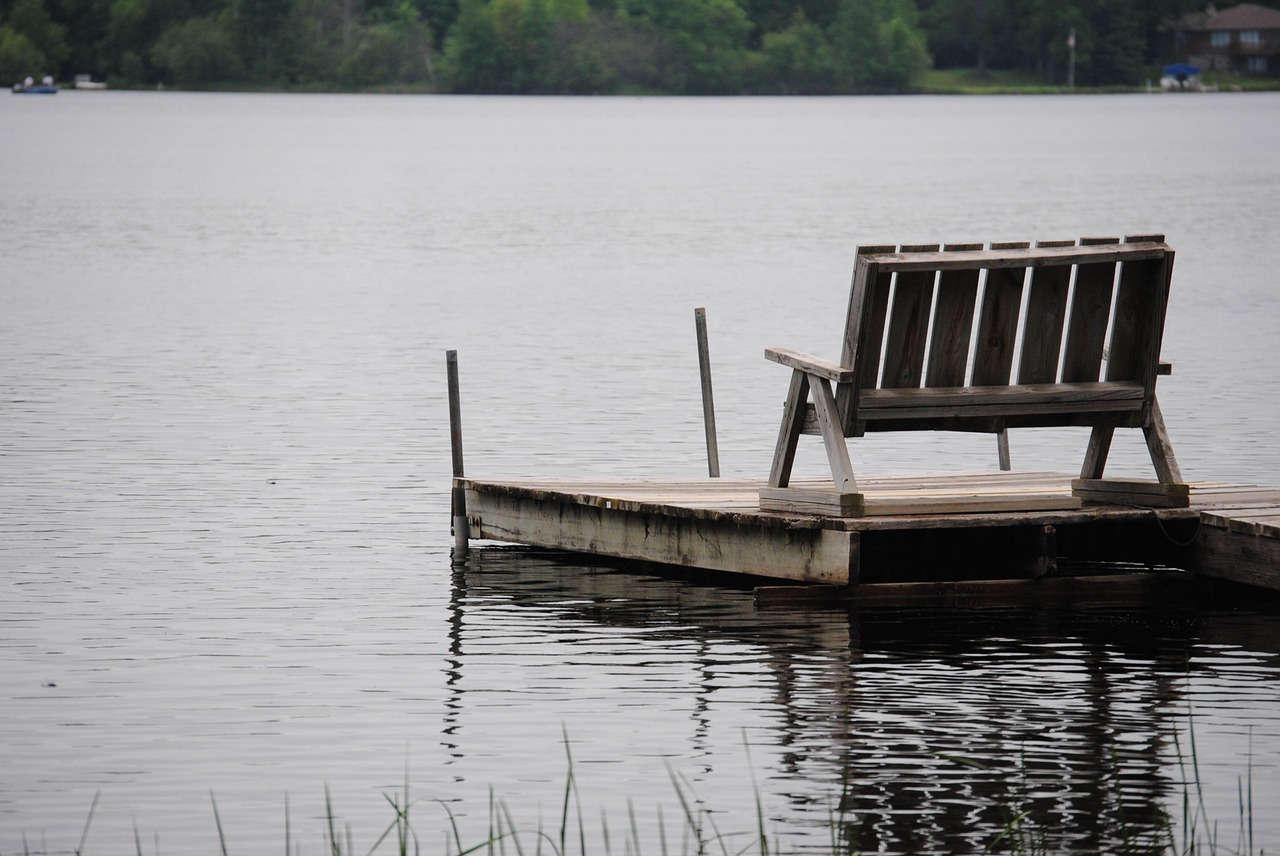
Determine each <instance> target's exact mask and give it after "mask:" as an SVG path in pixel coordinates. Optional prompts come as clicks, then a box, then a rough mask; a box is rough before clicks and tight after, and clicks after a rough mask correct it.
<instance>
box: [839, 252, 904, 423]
mask: <svg viewBox="0 0 1280 856" xmlns="http://www.w3.org/2000/svg"><path fill="white" fill-rule="evenodd" d="M878 249H884V247H859V248H858V261H857V264H856V265H855V266H854V272H853V288H852V289H851V290H850V294H849V317H848V320H847V322H846V323H845V337H844V342H843V344H842V345H841V348H840V364H841V365H846V366H857V367H858V377H857V385H858V386H861V387H867V388H870V387H874V386H875V385H876V382H877V380H878V379H879V377H880V351H881V347H882V345H883V344H884V323H885V319H886V318H887V317H888V314H889V289H890V287H891V286H892V284H893V273H892V272H891V271H881V270H880V268H879V266H877V265H875V264H872V263H870V262H868V261H867V260H868V259H869V258H871V256H870V255H869V253H871V252H873V251H874V250H878ZM892 249H893V248H892V247H889V250H890V251H892ZM840 403H841V416H842V419H843V420H844V422H845V424H848V422H849V420H850V418H851V417H850V415H849V414H847V413H846V412H845V409H846V406H847V404H848V403H847V402H844V401H841V402H840Z"/></svg>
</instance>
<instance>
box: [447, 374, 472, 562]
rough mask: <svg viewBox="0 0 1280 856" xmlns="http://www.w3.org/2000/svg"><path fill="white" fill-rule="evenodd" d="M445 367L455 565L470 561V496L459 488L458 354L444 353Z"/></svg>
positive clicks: (460, 455)
mask: <svg viewBox="0 0 1280 856" xmlns="http://www.w3.org/2000/svg"><path fill="white" fill-rule="evenodd" d="M444 359H445V366H446V368H447V370H448V374H449V447H450V449H451V451H452V452H453V490H452V492H451V493H450V502H449V505H450V509H451V511H452V513H453V564H455V565H461V564H463V563H465V562H466V561H467V553H468V552H469V545H468V541H469V540H470V535H471V531H470V527H469V526H468V524H467V494H466V491H464V490H463V489H462V486H461V485H459V484H458V479H460V478H462V476H463V470H462V402H461V398H460V396H459V394H458V352H457V351H445V355H444Z"/></svg>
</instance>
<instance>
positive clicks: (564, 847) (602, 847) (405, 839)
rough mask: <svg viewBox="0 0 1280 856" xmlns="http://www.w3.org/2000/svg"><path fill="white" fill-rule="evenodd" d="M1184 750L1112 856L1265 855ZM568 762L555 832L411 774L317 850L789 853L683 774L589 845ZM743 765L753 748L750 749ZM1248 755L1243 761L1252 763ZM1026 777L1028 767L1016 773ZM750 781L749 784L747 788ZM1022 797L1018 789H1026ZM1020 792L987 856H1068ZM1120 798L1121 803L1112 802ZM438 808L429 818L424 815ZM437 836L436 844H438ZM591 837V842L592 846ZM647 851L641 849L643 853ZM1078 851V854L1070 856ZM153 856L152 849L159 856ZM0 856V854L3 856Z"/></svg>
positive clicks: (853, 843) (848, 850) (838, 806)
mask: <svg viewBox="0 0 1280 856" xmlns="http://www.w3.org/2000/svg"><path fill="white" fill-rule="evenodd" d="M1189 740H1190V746H1189V751H1188V752H1186V753H1185V754H1184V752H1183V747H1182V744H1181V742H1180V740H1179V738H1178V736H1177V735H1176V734H1175V735H1174V746H1175V750H1176V752H1177V760H1178V768H1179V771H1180V773H1181V781H1182V784H1181V793H1180V794H1179V795H1178V796H1179V799H1178V803H1177V805H1176V806H1175V809H1174V811H1172V812H1171V811H1167V810H1161V813H1160V816H1159V818H1158V822H1157V823H1156V824H1155V826H1154V827H1152V826H1151V825H1148V826H1146V827H1145V828H1143V829H1141V830H1139V829H1135V828H1132V827H1130V826H1129V825H1128V824H1127V823H1126V822H1125V821H1124V818H1123V817H1122V818H1121V828H1120V830H1119V832H1120V843H1119V846H1118V847H1117V848H1116V849H1114V851H1113V852H1117V853H1123V854H1134V856H1138V854H1141V856H1255V854H1256V856H1263V854H1265V853H1266V850H1265V849H1262V848H1258V847H1257V846H1256V843H1255V840H1254V824H1253V820H1254V806H1253V775H1252V760H1250V764H1249V768H1248V769H1247V771H1246V774H1245V776H1244V777H1243V778H1242V779H1241V780H1240V781H1239V783H1238V788H1237V798H1238V804H1239V810H1238V816H1237V817H1236V819H1235V820H1236V822H1237V828H1238V831H1237V834H1236V835H1235V840H1234V841H1232V842H1231V843H1230V844H1227V843H1226V839H1224V838H1223V837H1222V835H1221V829H1220V827H1219V824H1218V823H1217V822H1216V821H1214V820H1213V819H1211V818H1210V816H1209V812H1208V810H1207V808H1206V801H1205V794H1204V789H1203V786H1202V779H1201V776H1200V766H1199V760H1198V758H1197V755H1196V746H1195V734H1194V731H1191V732H1190V733H1189ZM564 746H565V758H566V768H567V770H566V776H565V783H564V788H563V790H562V791H561V793H560V797H559V811H558V816H557V818H556V821H557V822H556V824H555V826H554V828H552V829H547V828H544V826H543V824H542V821H541V820H539V821H538V823H537V825H536V826H534V827H532V828H529V827H522V826H521V825H520V824H518V823H517V822H516V820H515V818H514V817H513V816H512V812H511V811H510V809H509V807H508V806H507V804H506V803H505V802H503V801H502V800H501V799H500V798H498V797H497V796H496V795H495V794H494V792H493V790H492V789H490V792H489V800H488V816H487V828H486V830H485V831H484V832H483V833H482V834H480V835H479V836H478V840H474V841H467V840H464V836H463V833H462V831H461V828H460V824H459V820H458V817H457V816H456V815H455V814H454V812H453V810H452V809H451V808H450V806H449V804H448V803H447V802H445V801H444V800H440V799H426V798H421V797H419V798H413V797H412V796H411V794H410V783H409V774H408V770H407V769H406V771H405V777H404V785H403V789H402V790H399V791H393V792H391V793H384V794H383V798H384V799H385V800H386V802H387V805H388V807H389V808H390V813H391V817H390V819H389V821H388V823H387V825H386V827H385V828H383V829H382V830H381V833H380V834H379V835H378V836H377V838H376V839H375V840H374V841H373V844H372V845H371V846H369V847H368V849H367V850H366V849H364V848H359V849H358V848H357V847H356V845H355V835H354V833H353V830H352V829H351V827H350V825H349V824H347V823H344V822H343V821H342V820H341V818H340V816H339V814H338V812H337V810H336V809H335V806H334V802H333V799H332V795H331V793H330V791H329V788H328V786H327V785H326V787H325V791H324V815H323V821H324V828H323V841H324V850H325V851H326V852H327V854H328V856H360V854H365V856H373V854H377V853H396V854H399V856H409V854H413V856H421V854H423V853H430V854H433V856H471V854H484V856H507V855H508V854H511V856H614V854H618V856H643V854H645V853H647V852H656V853H657V854H658V856H674V855H675V854H679V856H781V854H783V853H785V852H787V850H786V848H784V846H783V841H782V840H781V838H780V836H778V835H777V834H776V833H775V834H773V835H772V836H771V835H770V832H769V823H768V820H767V817H768V815H767V813H766V808H765V804H764V800H763V798H762V796H761V793H760V789H759V787H758V786H755V787H754V793H755V806H754V812H755V817H754V824H753V828H752V829H751V830H750V831H746V832H733V831H730V832H725V831H723V830H721V829H720V827H719V826H718V824H717V821H716V814H715V812H714V811H713V810H712V809H711V808H710V807H709V806H708V804H707V803H706V801H704V800H703V799H702V798H701V797H700V796H699V795H698V793H697V791H696V789H695V788H694V786H693V784H692V783H691V782H690V781H689V780H688V779H687V778H686V777H685V776H684V775H682V774H680V773H678V772H677V771H675V770H673V769H671V768H670V767H668V776H669V778H670V782H671V787H672V791H673V795H674V797H675V800H676V802H677V804H678V806H679V812H678V814H677V819H676V822H675V823H673V824H670V825H669V824H668V819H667V817H666V816H665V814H664V812H663V810H662V807H661V806H659V807H658V809H657V817H656V834H655V829H654V828H652V827H650V828H649V829H648V830H646V832H647V833H648V837H646V835H645V834H642V827H641V823H640V821H639V820H638V818H637V814H636V811H635V806H634V803H633V802H632V801H631V800H628V801H627V817H626V825H625V828H624V830H623V832H622V833H621V834H620V835H616V836H615V834H614V830H613V829H611V827H610V824H609V819H608V817H607V816H606V815H604V814H603V813H602V815H601V817H600V820H599V826H598V828H597V829H596V830H595V832H594V834H593V835H592V836H589V835H588V823H587V821H586V819H585V816H584V814H583V810H582V800H581V795H580V793H579V790H578V777H577V773H576V768H575V765H574V760H573V754H572V749H571V747H570V743H569V740H568V738H567V736H566V738H565V740H564ZM747 751H748V759H749V758H750V747H748V750H747ZM1251 758H1252V756H1251V755H1250V759H1251ZM950 760H952V761H954V762H956V763H959V764H963V765H965V766H970V767H975V768H978V769H987V767H985V765H983V764H980V763H978V762H976V761H973V760H972V759H965V758H950ZM1023 770H1024V773H1025V762H1024V766H1023ZM754 784H755V783H754V780H753V785H754ZM1024 788H1025V782H1024ZM854 790H855V788H854V786H853V785H852V784H851V783H849V782H846V783H845V784H844V785H843V787H842V790H841V793H840V795H839V798H838V799H837V800H836V801H835V802H834V804H833V805H831V806H830V807H829V809H828V816H827V821H826V826H827V829H826V833H827V834H826V835H825V836H812V835H810V836H807V837H805V838H804V840H803V842H802V843H801V844H800V847H797V848H796V849H797V851H798V850H800V849H803V852H804V853H806V854H815V853H821V854H830V856H853V854H855V853H858V852H859V850H858V841H859V831H860V818H858V817H857V816H856V815H855V813H854V812H852V811H851V810H850V809H849V806H850V805H851V804H852V802H853V800H852V799H851V797H852V795H853V793H854ZM1026 792H1027V791H1026V790H1023V791H1021V792H1019V791H1016V790H1015V792H1014V796H1013V798H1012V799H1010V800H1009V802H1008V804H1005V805H1003V806H1001V808H1002V810H1003V811H1004V813H1005V815H1006V817H1007V822H1006V823H1005V825H1004V826H1003V828H1002V829H1000V830H999V831H998V832H996V833H994V834H993V835H992V836H991V837H990V840H989V841H987V842H986V845H985V849H984V851H983V852H985V853H1012V854H1050V853H1056V852H1065V851H1064V850H1063V848H1062V847H1061V846H1058V847H1055V846H1054V845H1053V844H1052V842H1053V841H1054V840H1055V836H1054V835H1053V832H1054V831H1055V830H1054V829H1053V827H1052V825H1051V824H1049V823H1047V822H1046V821H1045V819H1044V818H1042V817H1039V816H1037V814H1036V812H1035V810H1034V808H1033V806H1032V805H1031V802H1030V800H1028V799H1025V798H1024V797H1023V796H1020V795H1019V794H1020V793H1021V794H1023V795H1025V793H1026ZM1117 796H1118V795H1117ZM210 805H211V808H212V814H213V826H214V828H215V829H216V832H217V840H218V847H219V850H218V852H219V853H220V854H221V856H232V853H231V848H230V847H229V845H228V841H227V837H226V833H225V831H224V828H223V824H222V818H221V815H220V813H219V811H218V803H217V799H216V797H215V796H214V795H213V794H212V793H210ZM97 806H98V795H97V794H95V795H94V798H93V801H92V803H91V804H90V806H89V811H88V814H87V817H86V819H85V822H84V826H83V829H82V831H81V835H80V839H79V844H78V845H77V847H76V849H75V850H74V853H75V856H90V852H89V850H88V849H87V847H86V843H87V841H88V839H89V834H90V829H91V826H92V823H93V819H94V814H95V812H96V810H97ZM432 808H434V809H436V810H437V811H436V812H435V813H432V812H430V811H429V810H430V809H432ZM424 812H425V813H427V814H428V817H432V816H434V817H435V820H434V821H431V820H428V821H426V822H428V823H433V824H439V822H440V821H439V815H440V813H442V814H443V817H444V822H445V826H446V828H445V830H444V840H443V842H442V843H441V844H440V845H439V846H432V847H424V845H423V842H422V840H421V838H420V836H419V832H418V830H417V829H416V828H415V823H423V821H421V820H420V819H421V818H422V817H423V815H424ZM284 827H285V829H284V853H285V856H302V853H303V851H302V845H301V842H300V841H299V840H297V838H296V837H295V831H294V828H293V823H292V819H291V816H290V808H289V800H288V798H287V797H286V799H285V818H284ZM439 834H440V830H439V829H436V830H435V831H434V832H433V835H439ZM589 837H590V838H591V840H589ZM134 842H135V849H136V853H137V856H144V850H143V847H142V843H141V839H140V837H139V836H138V833H137V829H136V826H135V829H134ZM646 842H648V843H647V845H646ZM22 852H23V856H37V854H44V853H46V852H47V851H46V850H45V848H44V847H41V848H40V849H38V850H33V849H31V847H30V846H29V844H28V842H27V840H26V838H25V836H24V839H23V851H22ZM1073 852H1077V851H1073ZM159 853H160V850H159V846H158V844H157V846H156V848H155V854H156V856H159ZM0 856H3V854H0Z"/></svg>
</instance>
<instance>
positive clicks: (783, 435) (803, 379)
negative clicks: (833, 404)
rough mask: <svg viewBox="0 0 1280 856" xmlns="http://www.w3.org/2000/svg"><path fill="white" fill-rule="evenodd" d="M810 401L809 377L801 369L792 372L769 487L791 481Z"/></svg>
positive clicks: (782, 485)
mask: <svg viewBox="0 0 1280 856" xmlns="http://www.w3.org/2000/svg"><path fill="white" fill-rule="evenodd" d="M808 402H809V378H808V376H807V375H805V373H804V372H802V371H800V370H799V369H794V370H792V372H791V387H790V389H788V390H787V404H786V407H785V408H784V410H783V411H782V426H781V427H780V428H779V429H778V445H777V446H775V447H774V450H773V466H772V467H771V468H770V469H769V487H786V486H787V485H788V484H790V483H791V465H792V464H794V463H795V460H796V444H797V443H799V441H800V429H801V428H803V427H804V411H805V405H806V404H807V403H808Z"/></svg>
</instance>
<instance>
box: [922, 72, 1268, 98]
mask: <svg viewBox="0 0 1280 856" xmlns="http://www.w3.org/2000/svg"><path fill="white" fill-rule="evenodd" d="M1147 72H1148V73H1147V83H1143V84H1140V85H1138V86H1103V87H1094V86H1077V87H1076V88H1075V90H1072V89H1070V88H1068V87H1067V86H1065V85H1054V84H1049V83H1046V82H1045V81H1044V78H1042V77H1041V76H1040V75H1039V74H1037V73H1036V72H1034V71H1008V70H987V71H978V70H977V69H974V68H935V69H930V70H929V71H926V72H925V73H924V75H923V76H922V77H921V78H920V80H919V81H917V83H916V87H915V89H916V91H917V92H922V93H927V94H931V95H1047V94H1055V93H1067V92H1072V91H1075V92H1144V91H1146V90H1147V88H1148V85H1149V86H1150V88H1151V90H1152V91H1154V92H1159V91H1160V69H1159V68H1150V69H1148V70H1147ZM1203 83H1204V85H1205V86H1206V87H1208V88H1213V87H1217V90H1218V91H1220V92H1234V91H1244V92H1273V91H1276V90H1280V80H1275V79H1265V78H1257V77H1243V76H1241V75H1233V74H1226V73H1224V72H1206V73H1205V74H1204V75H1203Z"/></svg>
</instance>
